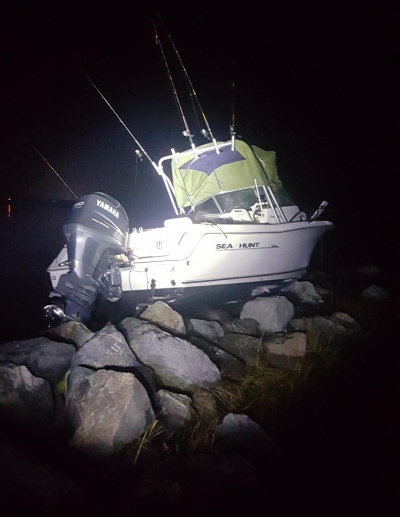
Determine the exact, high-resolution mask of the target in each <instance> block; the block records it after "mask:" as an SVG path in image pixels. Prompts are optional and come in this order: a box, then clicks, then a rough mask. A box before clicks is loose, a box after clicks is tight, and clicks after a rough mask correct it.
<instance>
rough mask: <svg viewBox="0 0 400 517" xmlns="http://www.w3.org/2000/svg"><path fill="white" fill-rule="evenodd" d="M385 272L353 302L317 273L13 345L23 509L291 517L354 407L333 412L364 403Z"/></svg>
mask: <svg viewBox="0 0 400 517" xmlns="http://www.w3.org/2000/svg"><path fill="white" fill-rule="evenodd" d="M376 274H377V271H375V270H374V269H373V268H364V269H360V270H359V271H358V272H357V274H355V277H357V278H358V279H362V281H359V282H358V284H357V283H356V284H357V288H356V289H354V288H352V289H351V290H349V289H347V290H345V291H346V293H345V294H343V288H342V287H340V284H338V283H337V282H336V283H335V280H334V279H332V278H330V277H329V276H328V275H324V274H322V273H319V272H314V273H310V274H309V275H308V277H307V278H306V279H304V281H302V282H296V283H295V284H293V285H292V286H291V287H289V288H286V289H285V290H284V291H282V292H280V293H279V294H276V295H271V294H269V293H265V295H263V296H258V295H259V294H260V293H254V295H255V296H254V297H253V299H250V300H247V301H242V302H236V303H231V304H225V305H224V306H223V307H212V306H210V305H208V306H197V307H191V308H190V310H189V309H188V308H187V307H186V309H185V310H182V311H181V313H180V312H178V310H174V309H173V308H171V307H170V306H168V305H167V304H165V303H164V302H156V303H155V304H153V305H151V306H149V307H148V308H146V309H145V310H144V311H143V310H140V311H138V310H134V311H132V312H133V313H132V315H130V316H128V317H125V318H124V319H122V320H121V321H110V322H108V323H107V324H106V325H105V326H104V327H103V328H101V329H99V330H97V331H92V330H90V329H88V328H86V327H85V326H84V325H82V324H80V323H75V322H69V323H64V324H62V325H60V326H58V327H55V328H52V329H49V330H47V331H45V332H43V333H42V334H41V335H40V336H38V337H35V338H32V339H29V340H22V341H14V342H10V343H4V344H2V345H0V370H1V374H0V418H1V422H2V430H3V433H2V438H1V442H0V448H1V451H2V453H1V455H0V457H1V458H2V459H1V465H0V466H1V478H0V481H1V482H2V483H1V485H2V487H3V490H5V488H6V490H5V491H6V492H7V493H8V494H11V498H10V497H9V498H8V501H9V502H10V504H11V508H13V510H14V511H18V510H20V511H22V510H25V509H28V508H31V507H37V509H38V510H40V511H48V512H51V513H54V512H55V511H57V512H58V513H62V514H63V513H64V512H65V513H69V512H70V511H72V509H73V508H75V507H76V506H78V505H82V504H85V505H88V507H90V508H91V509H97V511H98V512H99V513H100V514H105V515H108V514H111V513H113V514H118V515H131V514H132V513H133V512H136V511H138V512H140V514H141V515H152V514H153V513H156V512H157V510H159V511H163V513H165V514H166V515H178V514H179V515H180V514H187V513H189V512H190V513H191V514H192V515H204V512H205V511H211V510H215V511H217V510H218V511H223V510H226V512H229V514H235V512H236V511H237V512H238V513H242V512H243V511H250V510H252V511H253V512H256V511H258V509H260V510H266V509H268V508H270V510H271V511H273V512H275V513H273V514H280V512H281V514H282V515H284V514H285V509H286V510H288V508H289V507H291V505H292V503H294V501H293V499H292V498H293V497H294V496H296V497H301V496H304V495H305V494H304V492H303V490H304V487H305V485H304V478H303V476H304V475H311V477H310V480H311V479H312V480H313V482H314V483H316V484H318V486H319V482H320V480H319V479H318V476H315V472H313V473H312V474H310V465H312V466H313V468H316V469H317V470H318V469H321V468H322V465H321V464H320V462H319V461H318V459H317V456H318V454H317V451H318V450H320V453H321V455H324V454H325V455H326V456H327V458H326V460H327V464H329V462H334V463H336V458H334V457H333V456H332V451H334V450H336V447H337V444H335V443H331V444H330V447H329V446H328V444H327V443H324V433H326V432H327V429H326V426H327V422H329V421H331V422H332V429H329V432H328V433H327V434H326V436H327V437H329V439H330V440H332V434H331V432H334V433H335V432H337V431H338V428H337V425H336V424H337V423H336V422H335V411H336V414H337V415H341V413H343V411H344V408H343V406H341V405H340V404H339V406H338V407H336V408H335V404H338V401H339V400H340V401H341V404H343V401H344V400H346V396H347V397H348V399H349V400H352V399H353V397H354V395H357V396H359V395H361V393H359V389H360V388H361V387H364V381H365V380H366V377H368V375H370V372H369V371H368V369H367V368H365V369H364V370H363V369H361V371H359V372H358V374H359V376H360V378H361V377H362V382H360V383H359V384H358V381H357V379H354V378H353V380H352V377H351V375H352V372H353V370H354V369H355V370H356V371H357V369H358V368H359V366H360V363H359V360H360V357H361V358H363V359H362V360H363V361H366V362H368V361H369V360H370V359H371V353H375V351H373V350H372V348H371V343H372V342H373V341H374V340H376V339H377V334H376V332H377V328H380V327H379V323H380V321H382V318H383V316H382V312H384V311H385V310H387V305H388V301H389V300H388V292H387V291H386V289H384V288H382V287H380V286H378V285H376V284H375V278H374V276H376ZM357 275H358V276H357ZM350 291H351V294H350ZM190 312H191V314H190ZM352 382H354V383H356V385H355V386H354V391H355V394H354V393H348V394H347V395H345V392H346V389H348V387H349V386H351V385H352ZM332 390H334V391H336V392H335V393H332ZM343 390H344V392H343ZM357 396H356V398H357ZM344 415H345V416H346V418H348V419H349V427H350V428H351V429H352V426H353V423H352V422H351V420H352V416H351V411H350V413H348V411H347V409H346V410H345V411H344ZM338 418H339V421H340V424H341V425H343V423H344V422H343V421H342V418H343V415H341V416H339V417H338ZM354 425H357V424H356V423H354ZM337 441H338V442H339V443H342V440H341V439H339V440H337ZM307 447H309V450H308V451H307ZM324 447H327V448H326V449H325V448H324ZM314 449H315V450H314ZM315 454H317V456H315ZM305 458H308V461H309V462H310V465H301V462H302V461H304V459H305ZM344 459H345V458H343V460H344ZM299 462H300V464H298V463H299ZM336 467H337V465H336ZM341 476H343V472H342V473H341ZM345 477H346V476H345ZM328 484H329V483H328ZM338 484H339V485H340V487H342V488H343V482H342V480H341V481H340V482H339V481H338ZM361 488H362V487H359V488H357V487H355V488H354V492H352V493H353V495H354V494H357V490H361ZM333 489H334V488H333V487H332V490H333ZM350 492H351V491H350ZM377 493H378V491H377ZM320 495H321V494H319V495H318V497H317V498H316V500H315V501H314V502H313V503H312V504H311V502H309V506H308V509H309V510H310V511H311V510H312V507H313V506H314V504H316V501H317V500H318V501H320ZM327 497H328V496H327ZM359 497H361V493H360V494H359ZM365 500H366V499H365ZM342 503H343V504H344V499H342V498H341V499H340V501H338V500H335V502H333V501H331V502H330V507H329V509H328V510H329V511H330V508H332V509H334V508H336V509H338V508H340V507H341V505H342ZM329 511H328V512H327V511H325V512H324V513H329ZM334 513H335V512H334V511H333V514H334Z"/></svg>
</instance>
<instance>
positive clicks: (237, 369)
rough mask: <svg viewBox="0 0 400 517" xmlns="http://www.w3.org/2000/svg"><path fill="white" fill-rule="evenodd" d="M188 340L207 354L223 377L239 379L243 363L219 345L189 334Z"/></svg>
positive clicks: (242, 372)
mask: <svg viewBox="0 0 400 517" xmlns="http://www.w3.org/2000/svg"><path fill="white" fill-rule="evenodd" d="M189 341H190V343H192V345H194V346H196V347H197V348H200V350H202V351H203V352H204V353H205V354H207V355H208V357H209V358H210V359H211V361H212V362H213V363H214V364H215V365H216V366H217V367H218V369H219V371H220V372H221V374H223V375H224V376H225V377H229V378H231V379H239V378H240V377H242V375H243V374H244V364H243V363H242V362H241V361H239V359H237V358H236V357H234V356H233V355H231V354H229V353H228V352H225V350H222V349H221V348H220V347H219V346H217V345H214V344H212V343H210V342H209V341H206V340H205V339H202V338H200V337H196V336H190V337H189Z"/></svg>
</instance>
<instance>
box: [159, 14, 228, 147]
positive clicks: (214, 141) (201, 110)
mask: <svg viewBox="0 0 400 517" xmlns="http://www.w3.org/2000/svg"><path fill="white" fill-rule="evenodd" d="M157 14H158V17H159V18H160V20H161V23H162V24H163V27H164V30H165V32H166V34H167V36H168V38H169V41H170V42H171V45H172V48H173V49H174V51H175V54H176V56H177V58H178V60H179V63H180V65H181V68H182V70H183V72H184V74H185V77H186V80H187V83H188V85H189V86H190V89H191V93H192V95H193V97H194V98H195V99H196V101H197V105H198V106H199V110H200V112H201V115H202V117H203V119H204V123H205V125H206V128H207V130H205V129H202V130H201V133H202V135H203V136H205V137H206V138H211V140H212V142H213V144H214V146H215V150H216V151H217V154H219V149H218V145H217V141H216V140H215V138H214V135H213V134H212V131H211V128H210V125H209V123H208V120H207V117H206V115H205V113H204V111H203V109H202V107H201V104H200V101H199V98H198V97H197V94H196V91H195V89H194V88H193V84H192V81H191V80H190V77H189V74H188V73H187V71H186V68H185V65H184V64H183V61H182V59H181V56H180V55H179V52H178V50H177V48H176V47H175V44H174V42H173V40H172V38H171V35H170V33H169V32H168V29H167V27H166V26H165V23H164V21H163V19H162V18H161V15H160V13H159V12H158V11H157ZM208 135H209V136H208Z"/></svg>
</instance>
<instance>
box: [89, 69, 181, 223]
mask: <svg viewBox="0 0 400 517" xmlns="http://www.w3.org/2000/svg"><path fill="white" fill-rule="evenodd" d="M81 70H82V72H83V73H84V74H85V76H86V78H87V80H88V81H89V82H90V83H91V85H92V86H93V88H95V90H97V92H98V93H99V95H100V97H101V98H102V99H103V100H104V102H105V103H106V104H107V106H108V107H109V108H110V110H111V111H112V112H113V113H114V115H115V116H116V117H117V119H118V122H120V123H121V124H122V125H123V127H124V128H125V129H126V131H127V132H128V134H129V136H130V137H131V138H132V139H133V141H134V142H135V144H136V145H137V146H138V147H139V149H140V151H141V152H140V151H139V150H136V151H135V154H136V156H137V159H139V160H140V161H142V154H143V155H144V156H145V157H146V158H147V159H148V160H149V162H150V163H151V165H152V166H153V168H154V169H155V170H156V172H157V174H159V175H160V176H161V177H162V179H163V181H164V185H165V188H166V190H167V193H168V196H169V198H170V201H171V204H172V207H173V209H174V211H175V213H176V214H178V209H177V207H176V204H175V201H174V199H173V195H172V192H171V189H172V190H173V188H172V186H171V184H170V183H171V182H170V180H169V178H168V177H167V176H166V175H165V174H164V172H163V171H162V169H161V168H160V167H158V166H157V164H156V162H155V161H154V160H152V159H151V158H150V156H149V155H148V154H147V152H146V150H145V149H144V147H143V146H142V145H141V144H140V142H139V140H138V139H137V138H135V136H134V135H133V134H132V132H131V131H130V129H129V128H128V126H127V125H126V124H125V122H124V121H123V120H122V118H121V117H120V116H119V115H118V113H117V112H116V111H115V109H114V108H113V107H112V106H111V104H110V103H109V102H108V100H107V99H106V98H105V97H104V95H103V94H102V93H101V91H100V90H99V89H98V88H97V86H96V85H95V84H94V82H93V81H92V80H91V79H90V77H89V76H88V74H87V73H86V72H85V70H83V68H82V69H81Z"/></svg>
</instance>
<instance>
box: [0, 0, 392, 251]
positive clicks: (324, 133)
mask: <svg viewBox="0 0 400 517" xmlns="http://www.w3.org/2000/svg"><path fill="white" fill-rule="evenodd" d="M145 4H146V6H142V7H136V5H137V3H135V2H129V3H128V2H112V3H106V4H105V5H103V6H101V5H100V3H99V2H97V3H93V2H79V4H78V3H77V2H67V1H63V0H59V1H57V0H53V1H50V0H48V1H40V2H39V1H10V2H3V3H2V8H1V9H2V16H1V19H2V30H1V38H2V49H3V54H4V60H3V65H2V71H3V74H2V75H3V80H2V89H3V94H2V107H3V116H2V124H1V133H2V134H1V136H2V144H3V145H2V146H1V148H2V149H1V155H0V164H1V183H0V188H1V194H2V196H10V197H11V198H15V197H20V196H24V197H40V198H46V199H51V198H55V199H72V194H71V193H70V192H69V191H68V189H66V187H65V186H64V185H63V184H62V183H61V181H60V180H59V179H58V178H57V177H56V175H55V174H54V173H53V172H52V171H51V170H50V168H49V167H48V166H47V165H46V164H45V163H44V161H43V160H42V159H41V158H40V156H39V155H38V154H37V153H36V151H35V150H34V149H33V145H34V146H35V147H37V148H38V149H39V150H40V152H41V153H42V154H43V155H44V156H45V157H46V159H47V160H48V161H49V162H50V163H51V165H52V166H53V167H54V168H55V169H56V171H57V172H58V173H59V174H60V175H61V176H62V177H63V179H64V180H65V181H66V182H67V183H68V185H69V186H70V188H71V189H72V190H73V191H74V192H76V194H77V195H78V196H79V195H83V194H87V193H90V192H92V191H103V192H106V193H109V194H111V195H113V196H114V197H116V198H117V199H118V200H119V201H120V202H121V203H122V204H123V205H124V206H125V208H126V210H127V212H128V214H129V216H130V219H131V225H133V226H139V225H146V224H160V223H162V221H163V219H164V218H165V217H168V216H170V215H172V212H171V208H170V206H169V202H168V198H167V196H166V194H165V192H164V190H163V186H162V183H161V181H160V179H159V178H158V176H157V174H156V173H155V171H153V169H152V168H151V166H150V165H149V164H148V163H147V162H146V161H145V160H144V161H143V162H141V163H140V162H139V163H137V162H136V159H135V150H136V149H137V146H136V144H135V142H133V140H132V139H131V138H130V136H129V135H128V134H127V132H126V131H125V130H124V129H123V127H122V125H121V124H119V122H118V121H117V119H116V118H115V116H114V115H113V113H112V112H111V111H110V109H109V108H108V107H107V106H106V104H105V103H104V101H103V100H102V99H101V98H100V96H99V94H98V93H97V92H96V91H95V90H94V88H93V87H92V86H91V84H90V83H89V82H88V80H87V79H86V78H85V76H84V74H83V73H82V71H81V69H82V68H83V69H84V70H85V71H86V72H87V74H88V75H89V76H90V77H91V79H92V80H93V82H94V83H95V84H96V85H97V86H98V88H99V89H100V90H101V91H102V93H103V94H104V95H105V97H106V98H107V99H108V100H109V102H110V103H111V105H112V106H113V107H114V109H115V110H116V111H117V112H118V114H119V115H120V116H121V118H122V119H123V120H124V122H125V123H126V124H127V126H128V127H129V128H130V130H131V131H132V133H133V134H134V135H135V137H136V138H137V139H138V140H139V141H140V143H141V144H142V146H143V147H144V148H145V149H146V151H147V152H148V153H149V154H150V156H151V157H152V158H153V159H154V160H155V161H158V159H159V158H160V157H161V156H163V155H165V154H169V151H170V148H171V147H174V148H175V149H176V150H178V151H179V150H184V149H185V148H187V147H188V141H187V139H185V138H184V137H183V136H182V135H181V131H182V129H183V128H182V124H181V121H180V119H179V117H178V113H177V110H176V107H175V103H174V99H173V96H172V92H171V88H170V86H169V82H168V78H167V74H166V70H165V66H164V64H163V62H162V58H161V53H160V50H159V48H158V47H157V45H156V44H155V36H154V29H153V25H152V21H153V20H154V21H156V22H157V24H158V31H159V34H160V37H161V41H162V43H163V47H164V51H165V53H166V55H167V58H168V61H169V65H170V68H171V70H172V73H173V78H174V81H175V85H176V87H177V90H178V94H179V97H180V100H181V103H182V105H183V107H184V110H185V115H186V117H187V119H188V121H189V127H190V129H191V131H192V133H194V134H195V135H196V138H195V142H196V143H197V144H202V143H205V140H204V139H203V137H202V136H201V135H200V134H199V128H198V126H197V122H196V120H195V117H194V116H193V111H192V109H191V104H190V100H189V96H188V94H187V90H186V87H185V84H184V80H183V74H182V72H181V70H180V69H179V66H178V64H177V59H176V56H175V55H174V54H173V52H172V51H171V48H170V45H169V42H168V38H167V37H166V35H165V32H164V31H163V28H162V25H161V24H160V22H159V19H158V18H157V12H156V6H155V4H154V5H151V6H147V4H148V3H146V2H145ZM264 5H265V8H264V10H263V11H260V10H259V7H257V4H255V3H243V4H238V3H230V4H229V3H224V4H218V5H217V6H215V5H213V4H210V3H208V4H207V3H197V4H194V3H189V2H188V3H187V4H186V6H185V5H184V4H182V5H179V8H178V7H174V4H173V3H172V2H168V3H159V4H158V6H157V8H158V10H159V12H160V14H161V16H162V18H163V20H164V22H165V24H166V27H167V28H168V30H169V32H170V34H171V36H172V38H173V40H174V43H175V45H176V47H177V49H178V51H179V53H180V55H181V58H182V60H183V62H184V64H185V66H186V69H187V71H188V73H189V75H190V78H191V81H192V83H193V85H194V87H195V90H196V93H197V95H198V97H199V99H200V102H201V105H202V107H203V109H204V112H205V114H206V116H207V118H208V120H209V123H210V126H211V129H212V131H213V133H214V136H215V137H216V138H217V139H219V140H227V139H228V138H229V125H230V123H231V117H232V106H233V99H234V104H235V117H236V126H237V132H238V134H239V135H241V137H242V138H243V139H245V140H247V141H248V142H249V143H252V144H255V145H258V146H260V147H262V148H264V149H273V150H275V151H276V152H277V162H278V170H279V173H280V176H281V179H282V180H283V182H284V184H285V186H286V188H287V190H288V191H289V193H290V194H291V196H292V197H293V198H294V200H295V201H297V203H298V204H299V205H300V206H301V207H302V208H304V209H307V210H312V209H315V208H316V207H317V205H318V204H319V203H320V202H321V201H322V200H323V199H327V200H328V201H329V202H330V213H329V215H330V218H331V219H332V220H334V222H335V223H337V224H338V225H339V229H340V227H342V228H343V224H345V225H346V227H347V228H350V229H355V230H357V233H358V234H359V231H358V230H360V231H361V234H364V237H365V238H371V239H372V240H374V239H375V243H374V244H373V246H375V247H376V246H378V247H379V246H381V244H382V243H381V241H382V239H383V232H382V224H383V225H384V224H386V223H387V222H390V221H389V219H390V217H391V214H390V213H389V211H390V209H389V211H388V209H387V207H386V210H385V209H384V206H385V205H384V203H386V202H387V200H388V198H390V199H392V198H393V193H394V192H393V188H394V186H397V185H398V182H397V185H394V184H389V183H388V181H389V179H390V178H392V177H393V174H394V172H395V167H394V160H393V155H392V154H391V149H392V144H393V129H392V126H393V122H394V121H395V120H396V110H397V108H396V102H397V99H396V94H397V85H396V81H395V66H394V64H395V55H396V51H397V49H398V45H397V43H398V41H396V26H397V28H398V18H397V21H396V11H395V2H388V1H386V2H373V3H368V4H367V3H366V2H343V3H342V2H313V3H311V2H297V3H294V2H279V3H277V4H276V5H275V4H274V3H264ZM233 83H234V84H235V95H233V89H232V84H233ZM397 113H398V110H397ZM202 127H203V124H202ZM28 139H29V140H28ZM397 192H398V191H397ZM367 221H369V224H370V225H371V221H372V225H371V226H370V228H369V229H368V230H366V222H367ZM385 235H386V234H385ZM385 238H386V237H385ZM378 241H379V242H378ZM364 246H365V242H364Z"/></svg>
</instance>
